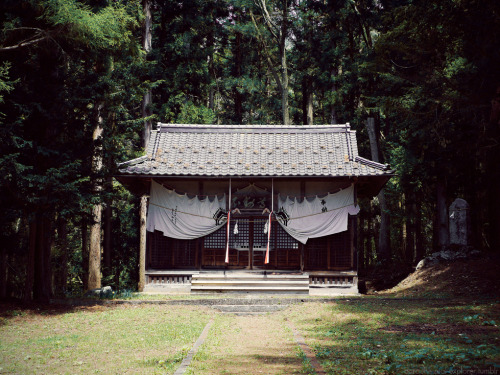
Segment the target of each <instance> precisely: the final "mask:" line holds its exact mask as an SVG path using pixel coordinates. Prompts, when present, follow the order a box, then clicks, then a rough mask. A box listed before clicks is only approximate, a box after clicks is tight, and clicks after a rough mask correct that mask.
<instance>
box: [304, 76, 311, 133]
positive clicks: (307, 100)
mask: <svg viewBox="0 0 500 375" xmlns="http://www.w3.org/2000/svg"><path fill="white" fill-rule="evenodd" d="M313 110H314V108H313V90H312V80H311V77H309V76H307V75H305V76H304V78H302V113H303V119H302V121H303V123H304V124H307V125H313V123H314V117H313V116H314V115H313V113H314V112H313Z"/></svg>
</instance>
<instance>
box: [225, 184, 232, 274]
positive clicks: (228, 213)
mask: <svg viewBox="0 0 500 375" xmlns="http://www.w3.org/2000/svg"><path fill="white" fill-rule="evenodd" d="M230 224H231V179H229V209H228V210H227V226H226V259H225V262H226V264H227V263H229V229H230Z"/></svg>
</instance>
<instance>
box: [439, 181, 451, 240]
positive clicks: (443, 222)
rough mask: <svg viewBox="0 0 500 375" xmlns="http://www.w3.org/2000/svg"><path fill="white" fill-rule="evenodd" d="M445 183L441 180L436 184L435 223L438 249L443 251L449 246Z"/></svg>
mask: <svg viewBox="0 0 500 375" xmlns="http://www.w3.org/2000/svg"><path fill="white" fill-rule="evenodd" d="M446 198H447V196H446V182H445V181H444V180H442V179H440V180H438V182H437V184H436V221H437V231H438V233H437V235H438V242H437V245H438V248H439V250H443V249H444V248H446V247H447V246H448V245H449V244H450V232H449V229H448V207H446Z"/></svg>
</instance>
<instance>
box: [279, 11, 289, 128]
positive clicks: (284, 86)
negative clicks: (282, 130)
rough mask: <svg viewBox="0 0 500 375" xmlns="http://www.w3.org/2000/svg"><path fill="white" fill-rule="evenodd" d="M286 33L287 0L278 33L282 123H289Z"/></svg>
mask: <svg viewBox="0 0 500 375" xmlns="http://www.w3.org/2000/svg"><path fill="white" fill-rule="evenodd" d="M287 34H288V2H287V1H284V2H283V20H282V24H281V33H280V46H279V48H280V61H281V110H282V112H283V125H290V112H289V106H288V66H287V61H286V37H287Z"/></svg>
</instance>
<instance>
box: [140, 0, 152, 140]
mask: <svg viewBox="0 0 500 375" xmlns="http://www.w3.org/2000/svg"><path fill="white" fill-rule="evenodd" d="M142 4H143V10H144V30H143V38H142V47H143V49H144V52H145V53H146V56H147V55H148V54H149V53H150V52H151V48H152V44H151V43H152V34H151V29H152V25H153V18H152V16H151V0H143V3H142ZM152 102H153V94H152V92H151V89H148V90H147V91H146V92H145V93H144V96H143V98H142V117H143V118H144V131H143V134H142V146H143V147H144V148H145V149H146V148H147V147H148V144H149V138H150V137H151V129H152V128H153V124H152V122H151V120H150V119H149V117H150V116H151V105H152Z"/></svg>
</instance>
